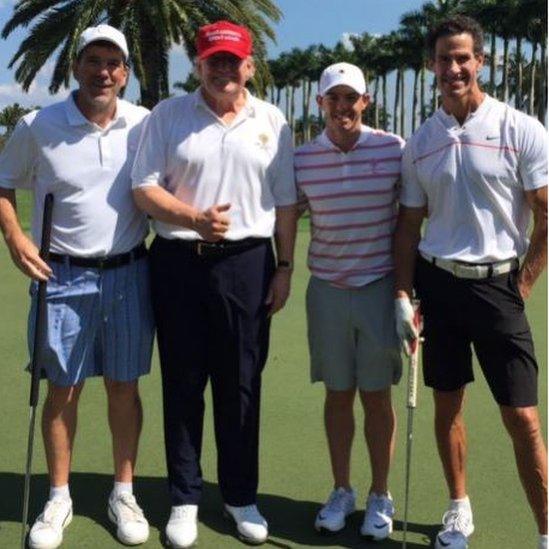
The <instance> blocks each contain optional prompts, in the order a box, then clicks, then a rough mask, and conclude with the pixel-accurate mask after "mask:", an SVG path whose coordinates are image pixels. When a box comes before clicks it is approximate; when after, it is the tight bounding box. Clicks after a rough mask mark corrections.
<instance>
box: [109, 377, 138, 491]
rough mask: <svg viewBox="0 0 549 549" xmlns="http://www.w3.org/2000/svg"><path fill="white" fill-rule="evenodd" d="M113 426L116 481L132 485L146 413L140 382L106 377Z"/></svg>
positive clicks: (110, 418) (110, 423)
mask: <svg viewBox="0 0 549 549" xmlns="http://www.w3.org/2000/svg"><path fill="white" fill-rule="evenodd" d="M104 381H105V388H106V390H107V400H108V415H109V426H110V429H111V434H112V448H113V459H114V479H115V481H117V482H124V483H128V482H132V479H133V474H134V470H135V462H136V459H137V447H138V444H139V435H140V434H141V427H142V425H143V410H142V407H141V399H140V397H139V390H138V383H137V381H130V382H121V381H114V380H112V379H107V378H105V380H104Z"/></svg>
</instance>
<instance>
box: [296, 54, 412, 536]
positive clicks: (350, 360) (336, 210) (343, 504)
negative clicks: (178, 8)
mask: <svg viewBox="0 0 549 549" xmlns="http://www.w3.org/2000/svg"><path fill="white" fill-rule="evenodd" d="M317 101H318V104H319V106H320V107H321V109H322V111H323V113H324V117H325V120H326V129H325V131H324V132H323V133H322V134H321V135H319V136H318V137H317V138H316V139H314V140H313V141H311V142H310V143H306V144H305V145H303V146H301V147H299V148H298V149H297V151H296V153H295V171H296V180H297V186H298V189H299V191H300V194H301V201H300V203H301V205H302V207H303V209H305V208H307V207H308V209H309V210H310V213H311V243H310V246H309V259H308V264H309V269H310V270H311V275H312V276H311V279H310V281H309V286H308V289H307V320H308V336H309V348H310V355H311V380H312V381H313V382H314V381H323V382H324V384H325V386H326V400H325V406H324V422H325V427H326V434H327V437H328V446H329V450H330V459H331V464H332V473H333V477H334V489H333V491H332V493H331V494H330V496H329V498H328V501H327V503H326V504H325V505H324V507H323V508H322V509H321V510H320V512H319V513H318V515H317V517H316V521H315V527H316V529H317V530H320V531H327V532H337V531H339V530H341V529H342V528H343V527H344V526H345V519H346V517H347V515H349V514H350V513H352V512H353V511H354V509H355V492H354V490H353V489H352V488H351V482H350V455H351V445H352V441H353V435H354V426H355V424H354V415H353V403H354V400H355V396H356V392H357V389H358V392H359V394H360V400H361V402H362V406H363V408H364V413H365V423H364V433H365V438H366V443H367V446H368V451H369V455H370V463H371V468H372V481H371V485H370V489H369V493H368V496H367V501H366V511H365V514H364V521H363V523H362V526H361V528H360V533H361V535H362V536H364V537H368V538H371V539H375V540H381V539H384V538H386V537H388V536H389V534H390V533H391V532H392V528H393V515H394V507H393V501H392V498H391V495H390V493H389V491H388V487H387V477H388V473H389V466H390V463H391V458H392V454H393V448H394V439H395V415H394V411H393V407H392V404H391V385H392V384H396V383H397V382H398V381H399V379H400V375H401V358H400V352H399V343H398V338H397V335H396V331H395V328H394V326H393V325H392V323H393V322H394V314H393V306H392V295H393V285H394V281H393V274H392V273H393V260H392V257H391V238H392V234H393V230H394V226H395V220H396V188H397V184H398V182H399V179H400V161H401V151H402V148H403V145H404V142H403V140H402V139H401V138H400V137H398V136H396V135H393V134H389V133H385V132H383V131H378V130H373V129H372V128H369V127H368V126H365V125H363V124H362V115H363V113H364V111H365V109H366V108H367V106H368V104H369V102H370V98H369V95H368V94H367V91H366V83H365V81H364V75H363V74H362V71H361V70H360V69H359V68H358V67H356V66H354V65H351V64H349V63H336V64H334V65H331V66H329V67H328V68H326V69H325V70H324V72H323V73H322V76H321V78H320V84H319V95H318V97H317Z"/></svg>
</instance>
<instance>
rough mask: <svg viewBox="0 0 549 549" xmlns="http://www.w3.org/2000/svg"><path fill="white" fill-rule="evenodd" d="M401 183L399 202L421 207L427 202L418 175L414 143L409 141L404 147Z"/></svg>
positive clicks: (410, 206)
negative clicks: (413, 153) (414, 157)
mask: <svg viewBox="0 0 549 549" xmlns="http://www.w3.org/2000/svg"><path fill="white" fill-rule="evenodd" d="M401 171H402V175H401V185H400V197H399V202H400V203H401V204H402V205H403V206H408V207H409V208H421V207H422V206H425V204H427V195H426V194H425V191H424V190H423V188H422V186H421V183H420V181H419V178H418V176H417V170H416V166H415V164H414V161H413V155H412V143H411V141H408V142H407V143H406V146H405V147H404V152H403V155H402V164H401Z"/></svg>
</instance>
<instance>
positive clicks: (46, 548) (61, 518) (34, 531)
mask: <svg viewBox="0 0 549 549" xmlns="http://www.w3.org/2000/svg"><path fill="white" fill-rule="evenodd" d="M71 520H72V500H71V499H67V498H59V497H57V498H53V499H50V500H49V501H47V502H46V506H45V507H44V511H42V514H41V515H39V516H38V518H37V519H36V521H35V522H34V524H33V525H32V528H31V531H30V532H29V541H28V543H29V547H30V548H31V549H55V548H56V547H59V546H60V545H61V542H62V541H63V528H65V527H66V526H68V524H69V523H70V521H71Z"/></svg>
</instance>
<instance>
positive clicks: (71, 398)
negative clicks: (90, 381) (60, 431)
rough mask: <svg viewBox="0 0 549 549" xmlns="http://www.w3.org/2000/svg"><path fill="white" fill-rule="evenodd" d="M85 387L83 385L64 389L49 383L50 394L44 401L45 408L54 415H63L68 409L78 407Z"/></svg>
mask: <svg viewBox="0 0 549 549" xmlns="http://www.w3.org/2000/svg"><path fill="white" fill-rule="evenodd" d="M83 386H84V384H83V383H81V384H79V385H72V386H70V387H62V386H59V385H54V384H53V383H49V384H48V394H47V396H46V399H45V401H44V408H45V409H47V410H48V411H50V412H52V413H61V412H62V411H63V410H66V409H67V408H73V407H76V406H77V405H78V399H79V398H80V393H81V392H82V388H83Z"/></svg>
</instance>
